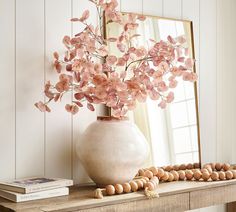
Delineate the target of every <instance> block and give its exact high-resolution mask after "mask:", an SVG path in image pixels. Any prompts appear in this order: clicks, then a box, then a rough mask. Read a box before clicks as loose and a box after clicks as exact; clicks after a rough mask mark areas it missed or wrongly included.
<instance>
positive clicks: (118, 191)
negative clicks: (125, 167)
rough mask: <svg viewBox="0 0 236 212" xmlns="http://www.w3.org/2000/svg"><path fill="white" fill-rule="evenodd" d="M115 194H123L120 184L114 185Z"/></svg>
mask: <svg viewBox="0 0 236 212" xmlns="http://www.w3.org/2000/svg"><path fill="white" fill-rule="evenodd" d="M114 187H115V192H116V194H122V193H123V191H124V190H123V186H122V185H121V184H115V186H114Z"/></svg>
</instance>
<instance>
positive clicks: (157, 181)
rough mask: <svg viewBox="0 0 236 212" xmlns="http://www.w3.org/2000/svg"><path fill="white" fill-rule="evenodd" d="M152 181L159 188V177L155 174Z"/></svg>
mask: <svg viewBox="0 0 236 212" xmlns="http://www.w3.org/2000/svg"><path fill="white" fill-rule="evenodd" d="M150 182H152V183H153V185H154V186H155V188H157V186H158V185H159V179H158V178H157V177H156V176H154V177H153V178H152V179H151V180H150Z"/></svg>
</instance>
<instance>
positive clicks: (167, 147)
mask: <svg viewBox="0 0 236 212" xmlns="http://www.w3.org/2000/svg"><path fill="white" fill-rule="evenodd" d="M125 16H127V15H126V14H125V13H124V14H123V17H124V18H127V17H125ZM121 32H122V28H121V26H120V25H119V24H117V23H106V37H107V38H109V37H117V36H118V35H119V34H120V33H121ZM192 33H193V30H192V23H191V21H183V20H173V19H166V18H161V17H153V16H152V17H151V16H147V18H146V20H145V21H140V22H139V27H138V28H137V30H136V31H135V32H134V34H140V35H141V36H138V37H135V38H134V39H133V43H132V45H134V46H146V47H148V46H149V45H150V44H151V43H150V42H149V39H153V40H155V41H160V40H167V36H168V35H170V36H172V37H174V38H175V37H178V36H182V35H184V36H185V38H186V40H187V42H186V45H187V46H186V47H188V48H189V54H190V57H192V58H194V48H193V34H192ZM114 45H116V44H115V43H112V42H110V43H109V52H110V54H113V55H116V56H120V54H121V53H120V52H119V51H118V50H117V47H116V46H114ZM196 89H197V86H196V83H195V84H193V83H190V82H186V81H183V80H181V79H180V78H179V83H178V86H177V87H176V88H175V90H174V93H175V100H174V102H173V103H171V104H169V105H168V106H167V108H166V109H164V110H163V109H161V108H159V107H158V106H157V102H155V101H152V100H150V99H148V100H147V102H146V103H138V104H137V108H136V109H135V110H134V111H131V112H129V114H128V116H129V118H130V119H131V120H132V121H134V122H135V124H136V125H137V126H138V127H139V128H140V130H141V131H142V132H143V134H144V135H145V137H146V139H147V141H148V142H149V145H150V152H151V154H150V158H149V161H148V162H147V165H149V164H153V165H156V166H164V165H169V164H183V163H195V162H200V139H199V121H198V109H197V91H196Z"/></svg>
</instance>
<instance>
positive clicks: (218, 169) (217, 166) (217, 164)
mask: <svg viewBox="0 0 236 212" xmlns="http://www.w3.org/2000/svg"><path fill="white" fill-rule="evenodd" d="M222 166H223V164H222V163H216V166H215V167H216V170H217V171H220V170H221V169H222Z"/></svg>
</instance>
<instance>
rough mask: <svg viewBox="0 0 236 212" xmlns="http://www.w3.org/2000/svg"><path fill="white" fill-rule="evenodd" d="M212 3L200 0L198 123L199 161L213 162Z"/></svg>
mask: <svg viewBox="0 0 236 212" xmlns="http://www.w3.org/2000/svg"><path fill="white" fill-rule="evenodd" d="M216 15H217V13H216V1H215V0H207V1H203V0H200V17H199V18H200V41H199V42H200V57H199V58H200V77H199V80H200V91H199V96H200V120H201V128H200V129H201V141H202V143H201V146H202V161H203V162H209V161H216V133H217V130H216V122H217V118H216V117H217V113H216V108H217V105H216V99H217V93H216V90H217V89H216V88H217V83H216V73H217V72H216V71H217V66H216V63H217V60H216V59H217V58H216V52H217V31H216V29H217V28H216V20H217V17H216Z"/></svg>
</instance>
